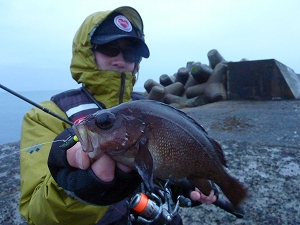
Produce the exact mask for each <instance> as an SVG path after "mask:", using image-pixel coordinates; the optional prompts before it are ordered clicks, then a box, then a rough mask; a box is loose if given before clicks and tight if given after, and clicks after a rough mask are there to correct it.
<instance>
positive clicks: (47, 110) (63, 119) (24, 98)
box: [0, 84, 73, 126]
mask: <svg viewBox="0 0 300 225" xmlns="http://www.w3.org/2000/svg"><path fill="white" fill-rule="evenodd" d="M0 88H2V89H3V90H5V91H7V92H9V93H10V94H13V95H14V96H16V97H18V98H20V99H22V100H24V101H25V102H28V103H29V104H31V105H33V106H35V107H37V108H39V109H41V110H42V111H44V112H46V113H48V114H50V115H51V116H54V117H55V118H57V119H59V120H61V121H63V122H65V123H67V124H69V125H71V126H72V125H73V122H71V121H70V120H66V119H65V118H63V117H61V116H60V115H57V114H56V113H54V112H52V111H50V110H49V109H47V108H45V107H43V106H41V105H39V104H37V103H35V102H33V101H31V100H30V99H28V98H26V97H24V96H22V95H20V94H19V93H17V92H15V91H13V90H11V89H9V88H7V87H5V86H4V85H2V84H0Z"/></svg>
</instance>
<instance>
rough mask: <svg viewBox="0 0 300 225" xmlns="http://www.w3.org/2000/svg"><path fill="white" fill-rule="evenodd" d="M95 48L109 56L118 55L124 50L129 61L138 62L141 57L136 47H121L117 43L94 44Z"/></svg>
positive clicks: (124, 55) (124, 56)
mask: <svg viewBox="0 0 300 225" xmlns="http://www.w3.org/2000/svg"><path fill="white" fill-rule="evenodd" d="M93 49H94V50H96V51H97V52H100V53H102V54H104V55H106V56H109V57H116V56H117V55H119V54H120V53H121V52H122V54H123V58H124V60H125V61H127V62H138V61H139V59H140V57H141V56H140V55H139V54H138V52H137V50H136V49H135V48H121V47H119V46H118V45H116V44H104V45H94V46H93Z"/></svg>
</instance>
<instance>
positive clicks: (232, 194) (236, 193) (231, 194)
mask: <svg viewBox="0 0 300 225" xmlns="http://www.w3.org/2000/svg"><path fill="white" fill-rule="evenodd" d="M220 188H221V189H222V192H223V193H224V195H225V196H226V197H227V198H228V200H229V201H230V202H231V204H232V205H233V206H234V207H235V208H237V206H238V205H239V204H240V203H241V202H242V201H243V200H244V199H245V198H246V197H247V195H248V193H247V189H246V188H245V187H244V186H243V185H242V184H241V183H240V182H239V181H238V180H237V179H235V178H234V177H229V180H228V181H227V182H226V185H225V186H224V185H222V186H220Z"/></svg>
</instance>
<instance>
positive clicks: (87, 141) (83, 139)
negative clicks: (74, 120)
mask: <svg viewBox="0 0 300 225" xmlns="http://www.w3.org/2000/svg"><path fill="white" fill-rule="evenodd" d="M72 129H73V131H74V132H75V134H76V136H77V137H78V140H79V142H80V144H81V146H82V150H83V151H84V152H93V151H94V146H93V143H92V141H91V138H89V136H90V132H89V131H88V130H87V129H85V128H84V127H82V126H81V125H74V126H72Z"/></svg>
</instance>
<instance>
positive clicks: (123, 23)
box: [114, 15, 132, 32]
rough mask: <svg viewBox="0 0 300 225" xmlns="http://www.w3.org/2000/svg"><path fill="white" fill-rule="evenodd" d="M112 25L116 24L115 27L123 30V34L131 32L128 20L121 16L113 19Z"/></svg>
mask: <svg viewBox="0 0 300 225" xmlns="http://www.w3.org/2000/svg"><path fill="white" fill-rule="evenodd" d="M114 23H115V24H116V26H117V27H118V28H119V29H120V30H123V31H125V32H130V31H132V26H131V23H130V22H129V20H128V19H127V18H126V17H125V16H123V15H118V16H116V17H115V19H114Z"/></svg>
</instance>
